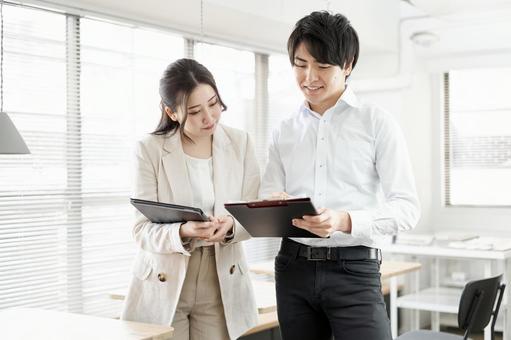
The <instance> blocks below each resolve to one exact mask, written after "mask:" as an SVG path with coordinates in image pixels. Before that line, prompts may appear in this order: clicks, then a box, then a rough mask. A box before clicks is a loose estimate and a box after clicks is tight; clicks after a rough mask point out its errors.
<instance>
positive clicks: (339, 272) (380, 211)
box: [260, 12, 420, 340]
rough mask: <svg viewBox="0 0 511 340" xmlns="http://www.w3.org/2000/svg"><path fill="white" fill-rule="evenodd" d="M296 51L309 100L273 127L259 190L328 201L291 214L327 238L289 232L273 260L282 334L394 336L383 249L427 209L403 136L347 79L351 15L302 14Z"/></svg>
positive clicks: (293, 44) (290, 338) (294, 37)
mask: <svg viewBox="0 0 511 340" xmlns="http://www.w3.org/2000/svg"><path fill="white" fill-rule="evenodd" d="M288 53H289V58H290V61H291V63H292V65H293V70H294V73H295V77H296V81H297V83H298V86H299V87H300V89H301V91H302V92H303V95H304V97H305V102H304V104H303V105H302V106H301V108H300V110H299V112H298V113H297V114H295V115H294V116H292V117H291V118H289V119H287V120H285V121H283V122H282V123H281V125H280V127H279V128H278V129H277V130H276V131H275V132H274V135H273V140H272V143H271V145H270V151H269V163H268V166H267V168H266V172H265V174H264V177H263V183H262V186H261V190H260V197H269V196H272V195H273V196H274V197H275V196H276V195H277V196H279V195H284V197H289V196H302V195H304V194H305V195H307V196H310V197H311V198H312V201H313V202H314V204H315V206H316V207H321V208H319V209H318V210H319V211H318V212H319V215H317V216H303V218H302V219H295V220H293V221H292V223H293V225H294V226H296V227H298V228H303V229H306V230H309V231H310V232H312V233H314V234H316V235H318V236H320V238H299V239H287V238H285V239H283V240H282V245H281V249H280V251H279V254H278V255H277V258H276V259H275V273H276V287H277V305H278V318H279V323H280V327H281V332H282V337H283V339H284V340H297V339H307V340H311V339H314V340H321V339H331V338H332V336H333V337H334V338H335V339H343V340H344V339H346V340H353V339H363V340H387V339H391V335H390V325H389V319H388V317H387V314H386V310H385V304H384V302H383V296H382V293H381V283H380V274H379V270H380V263H381V252H380V250H379V249H378V248H377V247H378V244H379V241H381V239H382V238H383V237H384V236H386V235H394V234H396V233H397V232H399V231H404V230H409V229H411V228H413V227H414V226H415V225H416V223H417V221H418V219H419V215H420V212H419V202H418V199H417V194H416V190H415V184H414V179H413V175H412V170H411V165H410V161H409V157H408V151H407V148H406V144H405V140H404V137H403V135H402V132H401V131H400V129H399V127H398V125H397V123H396V122H395V121H394V119H393V118H392V116H390V115H389V114H387V113H386V112H384V111H382V110H381V109H379V108H377V107H374V106H368V105H364V104H362V103H360V102H359V100H358V99H357V97H356V96H355V94H354V92H353V91H352V90H351V88H350V87H349V86H346V78H348V77H349V75H350V73H351V71H352V70H353V68H354V67H355V65H356V63H357V58H358V54H359V42H358V36H357V33H356V32H355V30H354V29H353V27H352V26H351V25H350V23H349V21H348V20H347V18H346V17H344V16H343V15H341V14H335V15H332V14H329V13H327V12H313V13H311V14H310V15H308V16H306V17H304V18H302V19H301V20H299V21H298V22H297V24H296V26H295V28H294V30H293V32H292V33H291V36H290V37H289V40H288ZM279 193H280V194H279ZM288 195H289V196H288ZM322 207H324V208H322Z"/></svg>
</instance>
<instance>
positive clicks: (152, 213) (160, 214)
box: [130, 198, 209, 223]
mask: <svg viewBox="0 0 511 340" xmlns="http://www.w3.org/2000/svg"><path fill="white" fill-rule="evenodd" d="M130 202H131V204H133V206H134V207H135V208H137V209H138V211H140V212H141V213H142V214H143V215H144V216H145V217H147V218H148V219H149V221H151V222H153V223H178V222H186V221H209V217H208V216H206V214H204V212H203V211H202V210H201V209H199V208H194V207H187V206H184V205H177V204H170V203H161V202H154V201H146V200H141V199H137V198H131V199H130Z"/></svg>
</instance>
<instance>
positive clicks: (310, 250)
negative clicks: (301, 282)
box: [306, 247, 331, 261]
mask: <svg viewBox="0 0 511 340" xmlns="http://www.w3.org/2000/svg"><path fill="white" fill-rule="evenodd" d="M320 249H321V250H323V249H324V248H315V247H307V252H306V258H307V260H308V261H326V260H329V259H330V257H331V256H330V254H331V248H329V247H327V248H326V256H322V255H323V254H322V251H320Z"/></svg>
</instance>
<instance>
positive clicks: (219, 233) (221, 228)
mask: <svg viewBox="0 0 511 340" xmlns="http://www.w3.org/2000/svg"><path fill="white" fill-rule="evenodd" d="M213 220H214V221H215V225H216V230H215V232H214V234H213V235H211V236H210V237H209V238H207V239H206V241H207V242H222V241H224V239H225V235H227V234H228V233H229V231H231V229H232V228H233V226H234V218H233V217H232V216H229V215H225V216H220V217H214V218H213Z"/></svg>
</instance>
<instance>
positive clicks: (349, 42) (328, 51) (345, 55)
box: [287, 11, 360, 69]
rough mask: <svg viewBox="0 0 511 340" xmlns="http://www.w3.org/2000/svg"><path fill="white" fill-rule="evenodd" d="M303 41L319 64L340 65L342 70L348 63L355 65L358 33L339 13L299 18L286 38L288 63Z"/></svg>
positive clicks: (319, 13) (320, 13) (318, 13)
mask: <svg viewBox="0 0 511 340" xmlns="http://www.w3.org/2000/svg"><path fill="white" fill-rule="evenodd" d="M302 42H303V43H304V44H305V47H306V48H307V51H309V53H310V54H311V55H312V56H313V57H314V58H315V59H316V60H317V61H318V62H319V63H322V64H330V65H339V66H340V67H341V68H342V69H344V68H345V67H347V66H349V64H350V63H351V66H352V69H353V68H355V64H356V63H357V60H358V54H359V50H360V47H359V42H358V35H357V32H356V31H355V29H354V28H353V27H352V26H351V24H350V22H349V20H348V19H347V18H346V17H345V16H344V15H342V14H330V13H328V12H326V11H321V12H312V13H311V14H309V15H307V16H305V17H303V18H302V19H300V20H299V21H298V22H297V23H296V25H295V28H294V30H293V32H292V33H291V35H290V36H289V39H288V41H287V51H288V54H289V60H290V61H291V64H294V59H295V52H296V48H297V47H298V45H300V43H302Z"/></svg>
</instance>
